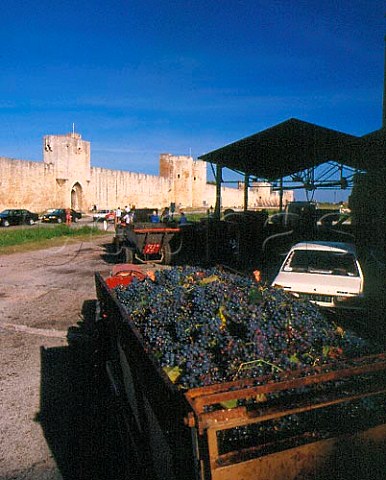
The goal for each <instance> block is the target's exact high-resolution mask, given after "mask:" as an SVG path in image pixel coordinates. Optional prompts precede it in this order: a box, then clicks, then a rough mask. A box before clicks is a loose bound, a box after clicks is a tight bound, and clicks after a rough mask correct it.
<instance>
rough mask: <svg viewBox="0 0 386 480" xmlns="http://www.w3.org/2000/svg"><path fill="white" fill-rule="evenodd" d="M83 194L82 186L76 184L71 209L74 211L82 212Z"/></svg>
mask: <svg viewBox="0 0 386 480" xmlns="http://www.w3.org/2000/svg"><path fill="white" fill-rule="evenodd" d="M82 193H83V189H82V186H81V184H80V183H79V182H76V183H74V185H73V186H72V188H71V208H73V209H74V210H79V211H80V210H82Z"/></svg>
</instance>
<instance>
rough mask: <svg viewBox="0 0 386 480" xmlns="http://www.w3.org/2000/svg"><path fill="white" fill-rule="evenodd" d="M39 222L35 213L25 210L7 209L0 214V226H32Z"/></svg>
mask: <svg viewBox="0 0 386 480" xmlns="http://www.w3.org/2000/svg"><path fill="white" fill-rule="evenodd" d="M38 220H39V215H38V214H37V213H33V212H30V211H29V210H25V209H7V210H3V211H2V212H1V213H0V225H1V226H3V227H9V226H10V225H33V224H34V223H35V222H37V221H38Z"/></svg>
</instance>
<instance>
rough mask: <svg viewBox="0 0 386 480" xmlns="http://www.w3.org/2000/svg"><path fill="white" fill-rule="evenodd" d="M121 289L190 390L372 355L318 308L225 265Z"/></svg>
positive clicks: (153, 347) (149, 338)
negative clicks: (235, 271)
mask: <svg viewBox="0 0 386 480" xmlns="http://www.w3.org/2000/svg"><path fill="white" fill-rule="evenodd" d="M115 293H116V296H117V298H118V300H119V301H120V302H121V303H122V304H123V306H124V307H125V309H126V311H127V313H128V316H129V318H130V319H131V321H132V322H133V323H134V325H135V326H136V328H137V329H138V331H139V332H140V334H141V335H142V337H143V340H144V343H145V345H146V349H147V351H148V352H150V353H151V354H152V355H153V356H154V357H155V358H156V359H157V360H158V362H159V364H160V365H161V367H163V369H164V370H165V372H166V373H168V375H169V377H170V378H171V379H172V381H173V382H175V383H177V384H178V385H179V386H180V387H181V388H185V389H189V388H193V387H199V386H205V385H211V384H214V383H220V382H227V381H231V380H237V379H240V378H250V377H256V378H257V377H260V376H262V375H270V376H271V377H275V376H277V375H280V374H282V372H287V371H291V370H294V369H298V368H299V367H302V366H315V365H321V364H326V363H331V364H333V363H334V362H336V361H338V360H339V359H341V358H347V357H355V356H359V355H364V354H367V353H372V347H371V346H370V345H369V344H368V343H367V342H366V341H365V340H363V339H361V338H359V337H357V336H355V335H354V334H353V333H351V332H343V331H342V329H339V328H336V326H335V325H333V324H331V323H330V322H329V321H328V320H327V319H326V318H325V317H324V316H323V315H322V314H321V312H320V310H319V309H318V308H317V307H316V306H315V305H313V304H311V303H309V302H307V301H300V300H298V299H296V298H294V297H293V296H291V295H289V294H288V293H286V292H284V291H282V290H280V289H274V288H271V287H268V286H267V285H264V284H260V283H256V282H254V281H253V280H252V279H250V278H248V277H246V276H242V275H237V274H233V273H229V272H227V271H223V270H221V269H219V268H211V269H206V270H203V269H200V268H199V267H173V268H171V269H168V270H160V271H157V272H156V274H155V280H151V279H150V278H147V279H145V280H143V281H139V280H137V279H134V281H133V282H132V283H131V284H130V285H128V286H125V287H121V286H120V287H117V288H116V289H115Z"/></svg>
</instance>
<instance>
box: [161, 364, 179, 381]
mask: <svg viewBox="0 0 386 480" xmlns="http://www.w3.org/2000/svg"><path fill="white" fill-rule="evenodd" d="M163 370H164V372H165V373H166V375H167V376H168V377H169V380H170V381H171V382H172V383H176V382H177V381H178V379H179V378H180V376H181V373H182V370H181V369H180V367H178V366H176V367H163Z"/></svg>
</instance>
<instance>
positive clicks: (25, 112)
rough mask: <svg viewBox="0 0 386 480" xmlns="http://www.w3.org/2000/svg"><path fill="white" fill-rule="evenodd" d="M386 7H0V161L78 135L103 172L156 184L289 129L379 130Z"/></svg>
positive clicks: (300, 3)
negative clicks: (166, 169) (292, 121)
mask: <svg viewBox="0 0 386 480" xmlns="http://www.w3.org/2000/svg"><path fill="white" fill-rule="evenodd" d="M385 13H386V8H385V2H384V1H383V0H323V1H321V0H205V1H204V0H191V1H187V0H133V1H130V0H108V1H106V0H103V1H102V0H82V1H75V0H66V1H64V0H55V1H53V0H39V1H37V2H31V1H29V0H15V1H7V2H4V4H3V5H2V12H1V29H0V45H1V47H0V60H1V62H0V92H1V96H0V106H1V109H0V114H1V117H0V118H1V133H0V156H6V157H12V158H21V159H26V160H41V159H42V137H43V136H44V135H47V134H65V133H68V132H70V131H71V130H72V124H73V122H74V123H75V129H76V131H77V132H78V133H80V134H81V135H82V137H83V138H84V139H85V140H89V141H91V148H92V164H93V165H94V166H101V167H106V168H112V169H124V170H130V171H136V172H144V173H149V174H154V175H157V174H158V158H159V154H160V153H161V152H170V153H172V154H190V153H191V154H192V155H193V156H195V157H196V156H199V155H201V154H203V153H206V152H208V151H211V150H214V149H216V148H220V147H222V146H224V145H226V144H228V143H231V142H233V141H236V140H239V139H240V138H243V137H245V136H248V135H252V134H254V133H256V132H258V131H260V130H263V129H265V128H268V127H271V126H273V125H275V124H276V123H279V122H282V121H284V120H286V119H288V118H291V117H296V118H299V119H302V120H305V121H308V122H313V123H316V124H319V125H322V126H326V127H329V128H333V129H337V130H340V131H343V132H346V133H350V134H354V135H363V134H365V133H368V132H371V131H373V130H376V129H378V128H380V126H381V123H382V94H383V69H384V34H385V33H386V32H385V19H384V14H385Z"/></svg>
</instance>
